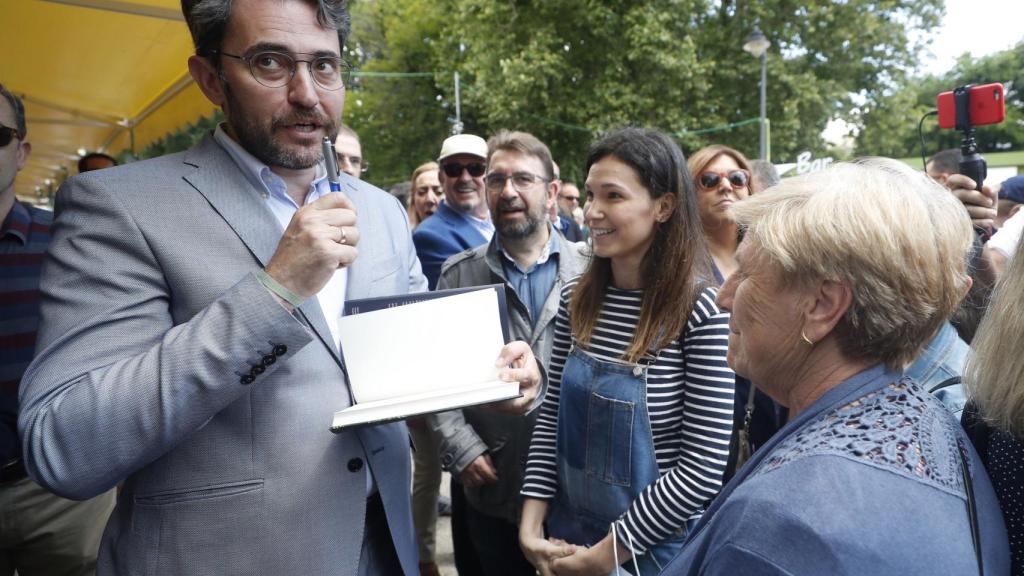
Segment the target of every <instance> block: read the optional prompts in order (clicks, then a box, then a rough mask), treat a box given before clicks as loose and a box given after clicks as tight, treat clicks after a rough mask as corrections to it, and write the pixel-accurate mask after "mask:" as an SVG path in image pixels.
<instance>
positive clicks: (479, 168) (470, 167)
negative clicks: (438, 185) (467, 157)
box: [441, 162, 487, 178]
mask: <svg viewBox="0 0 1024 576" xmlns="http://www.w3.org/2000/svg"><path fill="white" fill-rule="evenodd" d="M441 169H442V170H444V175H445V176H447V177H449V178H458V177H459V176H462V171H463V170H466V171H468V172H469V175H470V176H472V177H473V178H479V177H481V176H483V175H484V171H485V170H487V166H484V165H483V164H480V163H479V162H474V163H473V164H456V163H455V162H451V163H448V164H442V165H441Z"/></svg>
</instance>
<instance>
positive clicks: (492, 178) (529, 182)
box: [484, 172, 542, 192]
mask: <svg viewBox="0 0 1024 576" xmlns="http://www.w3.org/2000/svg"><path fill="white" fill-rule="evenodd" d="M508 180H512V187H513V188H515V189H516V191H518V192H526V191H527V190H529V189H530V187H531V186H533V185H534V183H535V182H537V181H538V180H542V178H541V177H540V176H535V175H533V174H530V173H529V172H515V173H514V174H512V175H511V176H506V175H505V174H501V173H500V172H494V173H492V174H488V175H487V177H486V178H485V179H484V182H485V183H486V184H487V188H489V189H491V190H492V191H498V190H504V189H505V182H507V181H508Z"/></svg>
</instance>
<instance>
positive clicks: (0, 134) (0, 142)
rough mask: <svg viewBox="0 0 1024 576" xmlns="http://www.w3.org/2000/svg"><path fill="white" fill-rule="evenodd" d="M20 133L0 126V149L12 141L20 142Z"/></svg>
mask: <svg viewBox="0 0 1024 576" xmlns="http://www.w3.org/2000/svg"><path fill="white" fill-rule="evenodd" d="M20 139H21V133H19V132H18V130H17V129H16V128H10V127H7V126H4V125H2V124H0V148H3V147H4V146H7V145H8V144H10V143H11V141H12V140H20Z"/></svg>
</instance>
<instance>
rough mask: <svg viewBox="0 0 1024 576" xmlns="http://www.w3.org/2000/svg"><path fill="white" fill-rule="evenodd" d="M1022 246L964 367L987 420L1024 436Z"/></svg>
mask: <svg viewBox="0 0 1024 576" xmlns="http://www.w3.org/2000/svg"><path fill="white" fill-rule="evenodd" d="M1022 294H1024V242H1019V243H1018V244H1017V250H1016V251H1015V254H1014V257H1013V260H1011V261H1010V265H1009V266H1008V267H1007V269H1006V272H1004V273H1003V275H1002V276H1001V277H1000V278H999V282H998V283H997V284H996V288H995V291H994V292H993V296H992V301H991V303H990V304H989V306H988V311H987V312H986V313H985V318H984V319H982V321H981V325H980V326H979V327H978V333H977V336H975V338H974V341H973V342H972V343H971V346H972V347H973V348H974V354H972V355H971V356H970V357H969V358H968V360H967V367H966V368H965V369H964V386H965V387H966V388H967V395H968V397H969V398H970V399H971V401H972V402H974V404H975V405H976V406H977V407H978V412H980V414H981V416H982V417H983V418H984V419H985V421H986V422H988V423H990V424H992V425H993V426H995V427H996V428H998V429H1000V430H1003V431H1005V432H1007V433H1009V434H1011V435H1013V436H1016V437H1017V438H1024V355H1021V353H1020V335H1021V331H1022V330H1024V301H1022V300H1021V295H1022Z"/></svg>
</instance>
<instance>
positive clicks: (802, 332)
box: [800, 330, 814, 348]
mask: <svg viewBox="0 0 1024 576" xmlns="http://www.w3.org/2000/svg"><path fill="white" fill-rule="evenodd" d="M800 337H801V338H803V339H804V342H807V345H808V346H810V347H811V348H814V342H812V341H811V339H810V338H808V337H807V334H804V331H803V330H801V331H800Z"/></svg>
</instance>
